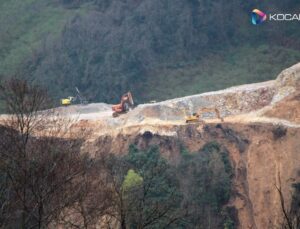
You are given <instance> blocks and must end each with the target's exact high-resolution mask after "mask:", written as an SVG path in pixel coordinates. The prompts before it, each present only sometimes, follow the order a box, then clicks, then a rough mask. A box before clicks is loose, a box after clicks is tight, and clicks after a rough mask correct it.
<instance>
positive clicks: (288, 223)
mask: <svg viewBox="0 0 300 229" xmlns="http://www.w3.org/2000/svg"><path fill="white" fill-rule="evenodd" d="M278 179H279V185H275V188H276V190H277V192H278V194H279V198H280V206H281V211H282V214H283V222H282V224H281V228H282V229H299V228H300V185H299V183H297V184H294V185H293V187H294V193H293V194H292V195H291V196H292V200H291V206H290V208H289V209H288V208H287V206H286V202H285V200H284V195H283V192H282V187H281V179H280V174H279V175H278Z"/></svg>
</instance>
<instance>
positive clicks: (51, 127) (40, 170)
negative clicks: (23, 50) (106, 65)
mask: <svg viewBox="0 0 300 229" xmlns="http://www.w3.org/2000/svg"><path fill="white" fill-rule="evenodd" d="M0 91H1V97H2V99H3V100H4V101H5V102H6V109H7V113H8V116H7V118H6V119H5V120H4V121H3V125H4V126H5V136H4V137H3V140H2V141H1V143H0V158H1V167H0V169H1V174H4V175H2V176H1V182H6V183H5V186H4V187H5V189H4V190H1V194H0V195H1V196H0V198H1V205H2V206H1V207H3V209H5V211H6V213H7V214H5V215H4V217H5V218H4V220H3V222H5V225H4V227H5V226H6V227H8V226H9V227H11V226H12V225H15V226H16V227H19V228H45V227H47V226H48V225H50V224H51V223H53V222H54V221H55V220H57V219H58V218H59V216H60V214H61V212H62V211H63V210H64V209H66V208H68V207H70V206H72V205H73V204H74V203H75V202H76V200H77V199H78V198H79V196H80V195H81V193H80V187H81V183H80V181H81V179H82V177H83V176H84V174H85V173H86V170H87V166H88V157H86V156H85V155H82V154H80V153H79V148H80V145H81V143H82V140H81V139H80V138H79V139H69V138H68V136H70V133H69V131H68V128H69V126H70V124H71V122H70V120H67V119H65V118H62V117H59V115H58V114H57V113H55V111H54V110H52V109H49V110H44V109H45V108H47V107H48V106H49V104H50V102H49V99H48V96H47V93H46V92H45V90H43V89H41V88H39V87H37V86H31V85H29V84H28V83H27V82H26V81H24V80H18V79H13V80H10V81H7V82H6V83H4V84H2V85H1V86H0ZM2 199H3V201H2Z"/></svg>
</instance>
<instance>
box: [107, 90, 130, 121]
mask: <svg viewBox="0 0 300 229" xmlns="http://www.w3.org/2000/svg"><path fill="white" fill-rule="evenodd" d="M133 107H134V102H133V98H132V94H131V92H130V91H129V92H127V93H125V94H124V95H123V96H122V97H121V102H120V103H119V104H116V105H113V106H112V110H113V111H114V112H113V114H112V115H113V117H114V118H115V117H118V116H119V115H121V114H125V113H127V112H128V111H130V110H131V109H133Z"/></svg>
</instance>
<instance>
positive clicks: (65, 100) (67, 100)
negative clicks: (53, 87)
mask: <svg viewBox="0 0 300 229" xmlns="http://www.w3.org/2000/svg"><path fill="white" fill-rule="evenodd" d="M75 90H76V96H75V97H73V96H69V97H68V98H63V99H61V100H60V104H61V105H63V106H69V105H72V104H74V103H75V102H76V101H77V100H79V103H80V104H81V105H86V104H88V101H87V100H86V99H85V98H84V97H83V96H82V95H81V92H80V91H79V89H78V88H77V87H75Z"/></svg>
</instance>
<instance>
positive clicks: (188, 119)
mask: <svg viewBox="0 0 300 229" xmlns="http://www.w3.org/2000/svg"><path fill="white" fill-rule="evenodd" d="M208 112H210V113H215V114H216V116H217V118H218V119H220V120H221V122H224V118H223V117H221V114H220V111H219V110H218V109H217V108H215V107H212V108H207V107H204V108H200V109H199V110H198V112H197V113H193V114H192V115H189V116H185V122H186V123H192V122H203V120H202V119H201V115H202V114H203V113H208Z"/></svg>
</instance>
